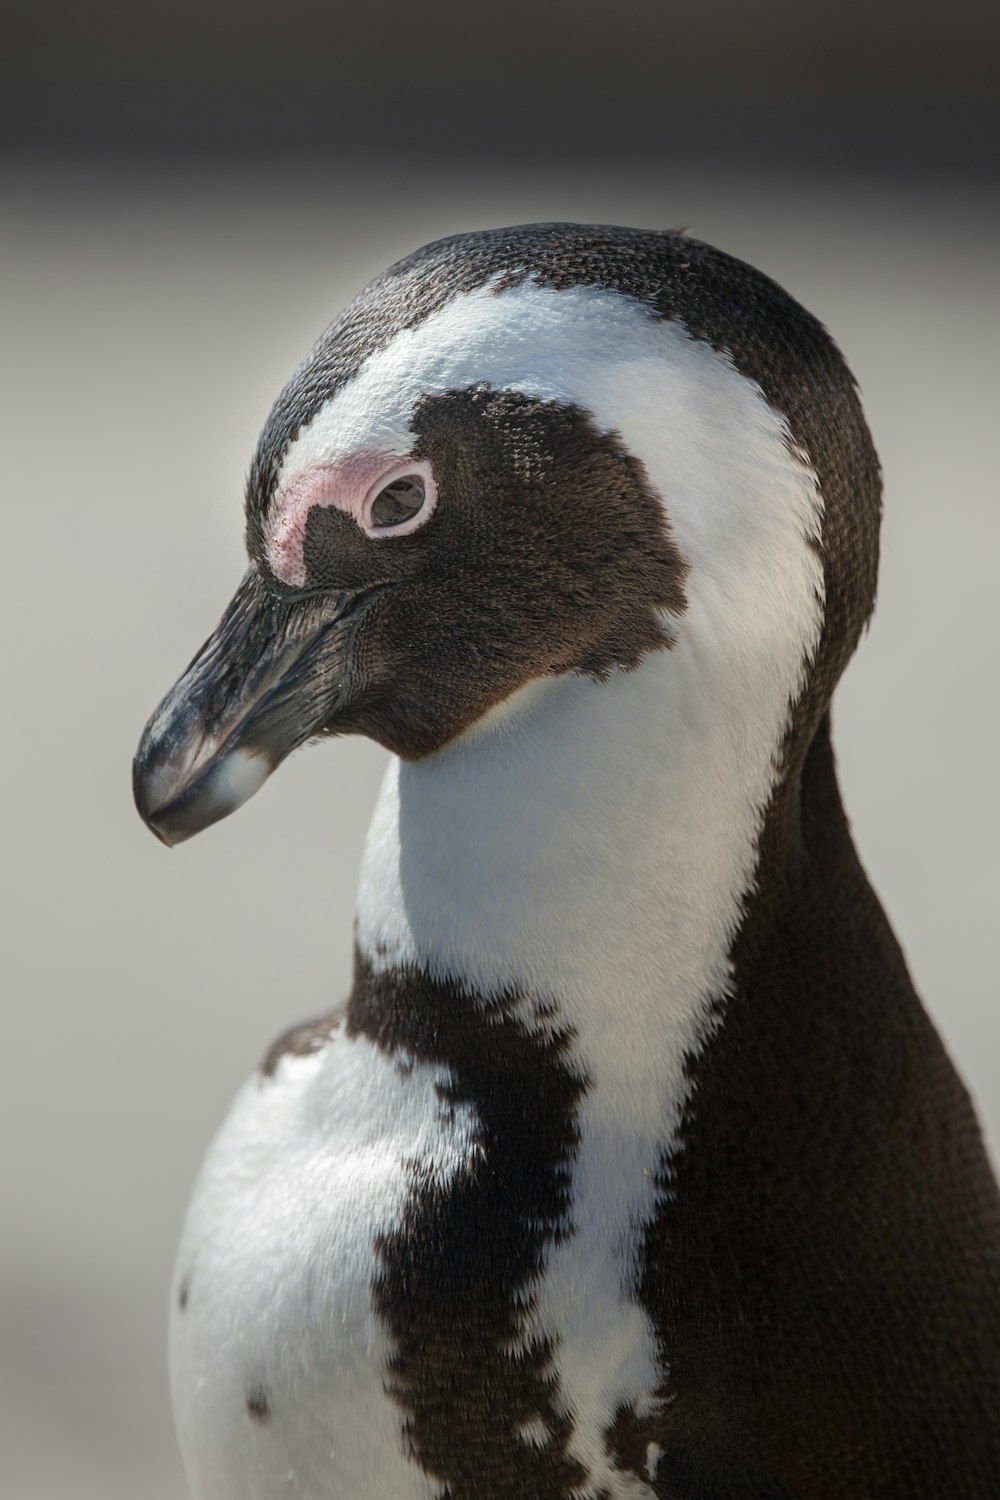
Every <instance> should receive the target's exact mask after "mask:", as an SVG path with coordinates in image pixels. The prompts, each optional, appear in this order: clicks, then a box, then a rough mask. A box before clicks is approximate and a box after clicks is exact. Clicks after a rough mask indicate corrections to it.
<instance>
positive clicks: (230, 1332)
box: [170, 1029, 473, 1500]
mask: <svg viewBox="0 0 1000 1500" xmlns="http://www.w3.org/2000/svg"><path fill="white" fill-rule="evenodd" d="M440 1082H441V1080H440V1079H439V1077H438V1071H437V1070H435V1069H433V1068H430V1067H423V1068H421V1067H410V1066H400V1065H398V1064H397V1063H394V1062H393V1061H391V1060H390V1059H389V1058H387V1057H386V1055H385V1054H384V1053H383V1052H380V1051H379V1050H378V1049H377V1048H375V1047H374V1046H373V1045H372V1044H371V1043H370V1042H368V1041H366V1040H365V1039H364V1038H352V1037H349V1036H348V1035H347V1034H346V1033H345V1031H344V1030H343V1029H340V1030H335V1031H333V1032H332V1034H331V1036H330V1039H329V1041H328V1042H326V1043H325V1045H323V1046H322V1047H321V1048H320V1050H318V1051H315V1052H313V1053H311V1054H308V1055H302V1056H296V1055H293V1054H285V1055H284V1056H282V1057H281V1058H280V1059H279V1061H278V1063H277V1065H276V1067H275V1070H274V1073H273V1075H272V1076H258V1077H256V1078H254V1079H252V1080H250V1082H248V1083H247V1084H246V1085H245V1086H244V1088H243V1090H242V1091H241V1093H240V1094H239V1096H238V1097H237V1099H236V1102H235V1104H234V1106H233V1109H232V1111H231V1112H230V1115H229V1117H228V1119H227V1120H226V1122H225V1124H224V1125H223V1127H222V1129H221V1131H220V1133H219V1135H218V1137H217V1138H216V1140H215V1142H214V1143H213V1146H212V1148H211V1150H210V1152H209V1155H208V1158H207V1160H206V1162H205V1165H204V1167H203V1169H202V1173H201V1176H200V1179H199V1181H198V1184H197V1187H196V1190H195V1194H194V1198H193V1201H192V1204H191V1207H190V1210H189V1213H188V1218H187V1222H186V1225H185V1229H184V1234H183V1239H182V1243H181V1248H180V1252H179V1256H178V1261H177V1271H176V1279H175V1285H174V1290H173V1296H172V1313H171V1331H170V1362H171V1384H172V1392H173V1402H174V1411H175V1418H176V1422H177V1428H178V1435H179V1439H180V1444H181V1449H182V1453H183V1456H184V1462H185V1467H186V1469H187V1474H188V1481H189V1484H190V1488H191V1493H192V1496H193V1497H194V1500H265V1497H267V1500H270V1497H272V1496H275V1497H276V1496H281V1497H287V1496H290V1495H295V1496H301V1497H309V1500H332V1497H335V1496H346V1495H350V1496H352V1497H356V1500H363V1497H372V1500H375V1497H384V1496H389V1495H391V1496H393V1497H394V1500H410V1497H413V1500H417V1497H425V1496H431V1495H433V1494H434V1492H435V1486H434V1485H433V1483H432V1481H431V1480H430V1479H429V1478H428V1476H427V1475H426V1473H425V1471H424V1470H423V1469H422V1468H421V1467H420V1466H419V1465H418V1464H416V1463H415V1462H413V1461H412V1459H411V1458H410V1457H408V1456H407V1453H406V1451H405V1449H404V1439H403V1432H402V1428H403V1422H402V1413H401V1411H400V1408H399V1406H398V1404H396V1402H395V1401H394V1400H393V1399H392V1398H391V1397H390V1395H389V1394H388V1393H387V1387H388V1385H389V1380H390V1376H389V1370H388V1365H389V1361H390V1359H391V1355H392V1350H391V1346H390V1343H389V1340H388V1337H387V1335H386V1332H385V1330H384V1328H383V1326H382V1323H381V1321H380V1320H379V1318H378V1317H377V1315H376V1312H375V1310H374V1307H373V1286H374V1282H375V1280H376V1277H377V1275H378V1265H377V1246H378V1244H379V1243H380V1242H381V1241H383V1240H384V1239H385V1237H387V1236H392V1235H393V1234H394V1233H398V1232H399V1230H400V1227H401V1225H402V1222H403V1220H404V1217H405V1212H406V1205H407V1199H408V1196H409V1194H410V1192H411V1190H412V1183H413V1180H414V1173H417V1174H419V1176H420V1177H421V1178H422V1179H423V1180H424V1181H438V1182H440V1184H441V1186H442V1188H444V1189H446V1187H447V1183H448V1182H449V1181H450V1180H451V1178H452V1177H453V1176H454V1175H455V1174H456V1173H457V1172H460V1171H461V1169H462V1165H463V1163H464V1162H466V1161H467V1159H468V1157H469V1154H470V1151H471V1150H472V1144H471V1142H472V1134H473V1130H472V1121H471V1120H470V1119H469V1118H468V1117H467V1116H466V1115H464V1114H463V1112H462V1111H461V1109H458V1110H456V1109H455V1108H454V1107H450V1108H448V1109H445V1107H444V1106H443V1104H442V1101H441V1095H440Z"/></svg>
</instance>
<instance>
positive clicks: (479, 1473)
mask: <svg viewBox="0 0 1000 1500" xmlns="http://www.w3.org/2000/svg"><path fill="white" fill-rule="evenodd" d="M519 1012H521V1013H522V1014H523V1009H522V1006H521V1001H520V997H518V996H516V995H513V994H509V995H504V996H501V997H496V998H494V999H492V1000H491V1001H490V1004H489V1007H488V1008H486V1007H485V1006H484V1005H483V1003H482V1002H481V1001H480V1000H478V999H477V998H476V997H474V996H472V995H470V994H468V993H466V992H465V991H463V990H462V989H461V987H460V986H458V985H456V984H454V983H450V982H442V981H435V980H432V979H429V978H428V977H427V976H426V975H424V974H421V973H419V972H417V971H410V972H406V973H401V972H399V971H397V970H390V971H388V972H384V973H376V972H374V971H373V970H372V968H371V967H370V966H369V965H368V964H367V963H366V962H365V960H364V959H363V958H361V957H360V956H359V957H358V959H357V961H356V977H355V985H354V990H353V993H352V996H351V999H350V1002H349V1006H348V1019H347V1027H348V1033H349V1034H352V1035H363V1036H365V1037H367V1038H368V1039H369V1040H370V1041H372V1042H374V1043H375V1044H376V1045H377V1046H379V1047H380V1048H382V1049H383V1050H384V1051H385V1052H386V1053H387V1054H388V1055H389V1056H391V1057H392V1058H394V1059H396V1060H397V1062H398V1064H399V1065H401V1066H406V1064H407V1062H410V1063H411V1064H412V1062H414V1061H417V1062H420V1063H423V1064H430V1065H441V1066H444V1067H447V1069H448V1070H449V1082H448V1083H447V1085H445V1086H443V1087H442V1088H441V1090H440V1093H441V1104H442V1109H444V1110H458V1109H463V1110H464V1109H468V1110H471V1112H472V1113H473V1116H474V1118H475V1121H476V1142H475V1151H474V1153H473V1154H472V1155H471V1157H470V1159H469V1161H468V1162H467V1163H466V1164H465V1165H464V1167H463V1168H462V1169H461V1170H460V1171H459V1173H458V1174H457V1176H456V1177H454V1178H453V1179H450V1180H449V1181H448V1182H447V1184H445V1185H442V1184H440V1183H437V1182H434V1181H432V1180H429V1179H427V1178H426V1177H425V1176H424V1175H422V1172H421V1167H420V1163H419V1162H414V1163H413V1164H412V1168H411V1171H412V1191H411V1196H410V1200H409V1204H408V1206H407V1209H406V1212H405V1218H404V1222H403V1224H402V1227H401V1228H400V1229H398V1230H396V1231H394V1232H392V1233H389V1234H386V1235H383V1236H382V1237H381V1238H380V1239H379V1241H378V1244H377V1246H376V1254H377V1261H378V1270H377V1272H376V1276H375V1281H374V1286H373V1295H374V1302H375V1307H376V1310H377V1312H378V1314H379V1316H380V1317H381V1319H382V1320H383V1322H384V1324H385V1326H386V1328H387V1329H388V1332H389V1334H390V1336H391V1339H392V1342H393V1346H394V1353H393V1356H392V1358H391V1361H390V1365H389V1372H388V1379H389V1390H390V1393H391V1395H392V1397H393V1398H394V1399H395V1401H397V1402H398V1404H399V1406H400V1408H401V1411H402V1413H403V1421H404V1432H405V1438H406V1441H407V1443H408V1444H409V1446H410V1447H411V1449H412V1452H413V1454H414V1457H415V1458H416V1459H417V1460H418V1461H419V1463H420V1464H421V1465H422V1467H423V1468H424V1469H425V1470H426V1471H427V1473H428V1474H431V1475H433V1476H434V1478H435V1479H437V1480H439V1481H440V1482H441V1483H442V1485H443V1489H442V1492H441V1494H442V1500H483V1497H485V1496H489V1497H490V1500H507V1497H510V1500H515V1497H522V1496H526V1495H530V1496H532V1497H533V1500H569V1497H570V1496H573V1497H574V1500H584V1497H585V1496H588V1495H589V1496H591V1497H592V1500H600V1497H599V1496H597V1495H594V1494H593V1492H591V1491H588V1490H587V1489H586V1483H587V1474H586V1471H585V1470H584V1469H583V1468H582V1466H581V1465H580V1464H579V1463H578V1462H577V1461H576V1460H575V1459H574V1458H573V1457H572V1456H571V1455H570V1454H569V1452H568V1444H569V1442H570V1439H571V1437H572V1419H571V1418H570V1417H567V1416H566V1415H565V1414H564V1413H563V1412H562V1411H561V1410H560V1409H559V1407H558V1404H557V1397H558V1383H557V1378H556V1375H555V1371H554V1365H553V1354H554V1350H553V1348H552V1346H551V1344H550V1343H549V1341H548V1340H546V1339H545V1338H541V1337H535V1336H532V1335H531V1334H530V1333H528V1331H527V1313H528V1310H529V1309H530V1306H531V1297H532V1283H533V1281H535V1279H536V1278H537V1277H538V1276H539V1274H540V1273H541V1271H542V1269H543V1265H544V1259H545V1255H546V1252H547V1251H548V1249H549V1248H550V1247H551V1246H553V1245H555V1244H557V1243H558V1242H559V1240H560V1238H561V1237H562V1236H563V1235H565V1234H567V1233H572V1226H571V1217H572V1187H571V1179H572V1169H573V1159H574V1156H575V1154H576V1150H577V1147H578V1143H579V1129H578V1125H577V1118H576V1117H577V1109H578V1106H579V1103H580V1101H581V1099H582V1097H583V1095H584V1093H585V1092H586V1088H587V1084H586V1081H585V1079H583V1078H582V1077H581V1076H580V1075H579V1073H578V1072H577V1071H576V1070H575V1069H574V1067H573V1065H572V1060H571V1056H570V1044H571V1034H570V1033H569V1032H568V1031H565V1030H560V1029H559V1028H558V1026H554V1027H553V1029H551V1030H546V1031H545V1033H544V1034H538V1033H535V1032H533V1031H529V1030H528V1029H527V1028H526V1027H525V1025H524V1024H523V1022H522V1021H521V1020H520V1019H518V1014H519ZM526 1428H527V1429H529V1432H530V1433H533V1434H534V1436H531V1435H528V1434H526V1433H525V1431H524V1429H526Z"/></svg>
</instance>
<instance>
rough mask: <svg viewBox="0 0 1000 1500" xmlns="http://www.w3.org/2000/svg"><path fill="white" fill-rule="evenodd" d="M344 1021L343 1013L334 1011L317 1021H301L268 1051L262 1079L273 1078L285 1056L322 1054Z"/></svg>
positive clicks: (284, 1033)
mask: <svg viewBox="0 0 1000 1500" xmlns="http://www.w3.org/2000/svg"><path fill="white" fill-rule="evenodd" d="M343 1019H344V1016H343V1011H340V1010H333V1011H330V1013H329V1014H328V1015H325V1016H318V1017H317V1019H316V1020H315V1021H301V1022H300V1023H299V1024H298V1026H293V1027H291V1029H290V1030H288V1031H285V1032H283V1033H282V1034H281V1036H279V1037H278V1040H277V1041H276V1042H273V1043H272V1044H271V1046H270V1047H269V1049H268V1052H267V1055H266V1057H265V1058H264V1061H263V1062H262V1063H261V1065H260V1076H261V1078H262V1079H263V1078H273V1077H274V1075H275V1072H276V1071H277V1068H278V1064H279V1063H280V1061H281V1059H282V1058H283V1057H285V1056H291V1057H309V1056H310V1055H311V1054H312V1053H313V1052H320V1051H322V1049H323V1048H324V1047H325V1046H326V1044H327V1042H328V1041H329V1040H330V1038H331V1037H332V1036H333V1033H334V1032H335V1031H336V1030H337V1027H338V1026H339V1025H340V1023H341V1021H342V1020H343Z"/></svg>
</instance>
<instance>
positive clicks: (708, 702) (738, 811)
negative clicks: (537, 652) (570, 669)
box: [358, 639, 788, 1071]
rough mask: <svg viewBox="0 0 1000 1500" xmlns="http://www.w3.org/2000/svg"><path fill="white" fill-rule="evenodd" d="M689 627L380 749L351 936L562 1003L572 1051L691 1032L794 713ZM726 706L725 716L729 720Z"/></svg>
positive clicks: (596, 1062)
mask: <svg viewBox="0 0 1000 1500" xmlns="http://www.w3.org/2000/svg"><path fill="white" fill-rule="evenodd" d="M731 688H732V684H731V683H730V682H729V681H728V679H727V674H725V673H722V672H716V673H715V674H714V676H713V674H712V673H711V672H709V673H708V676H707V680H706V671H705V662H704V659H701V660H698V659H697V653H696V652H695V650H694V649H693V647H692V646H691V645H690V643H686V642H685V641H684V640H683V639H682V640H680V641H678V643H677V644H676V645H675V647H674V649H672V650H671V651H670V652H658V653H654V654H653V655H652V656H650V657H649V658H647V659H646V661H645V662H644V663H643V664H642V666H641V667H640V668H638V669H637V670H636V671H634V672H630V673H624V672H617V673H615V674H613V675H612V677H611V678H610V679H609V680H608V681H607V682H604V683H595V682H593V681H590V680H589V679H583V678H576V677H562V678H556V679H548V680H546V681H543V682H538V683H535V684H532V685H531V686H530V687H529V688H528V689H525V690H524V691H523V692H522V693H521V694H518V695H517V696H516V697H515V698H514V699H512V700H510V702H509V703H508V704H506V705H504V706H503V707H502V709H501V710H499V711H498V712H497V713H495V714H494V715H491V716H490V718H489V719H488V720H487V721H485V722H483V723H482V724H480V725H479V726H477V727H476V728H475V729H474V730H473V731H472V732H470V733H469V734H468V735H466V736H464V737H463V738H462V739H461V740H460V741H458V742H456V743H454V744H453V745H451V746H449V747H446V749H444V750H443V751H441V752H439V753H438V754H436V755H434V756H431V757H428V758H427V759H426V760H424V761H420V762H415V763H401V762H398V761H394V762H392V763H391V764H390V767H389V770H388V772H387V775H386V779H385V783H384V785H383V788H382V792H381V795H380V797H379V801H378V804H377V807H376V811H375V815H374V818H373V821H372V825H371V828H370V830H369V835H368V842H367V846H366V851H365V858H364V862H363V867H362V876H361V884H360V890H359V903H358V943H359V948H360V951H361V954H362V956H363V957H364V958H365V959H366V960H367V961H368V962H369V963H371V964H372V965H374V966H375V967H376V968H389V967H392V968H407V967H411V966H412V967H415V968H417V969H419V970H421V971H423V972H426V973H428V974H430V975H431V976H432V977H434V978H438V979H449V980H454V981H457V982H458V983H460V984H461V985H462V987H463V989H464V990H465V991H466V992H471V993H473V994H475V995H477V996H479V997H481V999H482V1001H483V1003H485V1004H489V1003H490V1000H491V999H492V998H496V997H499V996H501V995H503V994H506V993H509V992H511V991H513V990H516V991H517V992H519V993H520V994H522V995H526V996H532V997H534V998H535V999H536V1000H537V1002H538V1005H539V1011H540V1013H544V1014H547V1015H551V1014H552V1013H553V1011H554V1012H555V1013H557V1014H558V1016H559V1018H560V1021H561V1024H563V1025H568V1026H569V1027H571V1028H572V1030H573V1031H574V1033H575V1035H576V1036H577V1038H578V1045H579V1048H580V1051H581V1054H582V1056H581V1059H580V1060H581V1063H582V1064H583V1066H584V1067H586V1068H588V1069H593V1068H595V1067H596V1068H597V1070H598V1071H600V1065H601V1062H602V1061H603V1062H607V1060H608V1056H609V1050H610V1051H611V1052H616V1051H620V1050H621V1049H622V1048H623V1047H624V1048H625V1050H626V1051H628V1052H629V1053H633V1052H634V1044H635V1042H636V1040H638V1039H641V1044H642V1046H643V1047H646V1048H648V1054H647V1056H648V1059H649V1065H650V1066H651V1067H657V1066H662V1063H663V1060H664V1058H663V1053H664V1050H667V1051H669V1052H671V1053H672V1054H673V1055H674V1058H675V1059H677V1051H678V1049H681V1052H683V1051H684V1050H686V1049H688V1048H690V1047H691V1046H693V1045H696V1044H697V1041H698V1038H699V1036H700V1035H701V1033H702V1032H703V1030H704V1027H705V1025H706V1024H707V1017H708V1016H709V1014H710V1012H711V1009H712V1006H713V1003H714V1002H716V1001H717V1000H718V999H720V998H721V997H723V996H724V994H725V993H726V991H727V988H728V981H729V973H730V962H729V953H730V950H731V947H732V942H733V938H734V936H735V933H736V931H737V928H738V926H739V923H740V919H741V915H742V911H743V904H744V899H745V896H746V893H747V891H748V890H749V888H750V885H751V882H752V879H753V874H754V869H755V865H756V859H757V847H758V841H759V834H760V829H761V825H762V821H763V815H764V812H765V809H766V807H767V804H768V802H769V801H770V798H771V796H772V793H773V790H774V785H775V780H776V772H775V765H776V764H777V759H778V752H779V750H780V745H781V740H782V735H783V733H784V729H785V724H786V721H787V717H788V697H787V692H786V693H784V694H780V693H779V694H778V695H777V697H776V698H773V699H772V701H770V702H768V701H767V700H768V694H767V693H766V692H761V693H758V694H747V693H746V692H744V694H743V696H742V699H741V698H740V696H739V694H734V693H733V692H732V691H731ZM734 719H735V721H734Z"/></svg>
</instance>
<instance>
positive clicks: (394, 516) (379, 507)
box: [372, 475, 424, 526]
mask: <svg viewBox="0 0 1000 1500" xmlns="http://www.w3.org/2000/svg"><path fill="white" fill-rule="evenodd" d="M423 503H424V482H423V480H422V479H420V478H419V477H418V476H416V475H413V476H410V475H407V477H406V478H404V479H394V480H393V481H392V483H391V484H387V485H386V487H385V489H384V490H379V492H378V494H377V495H376V496H375V501H374V503H373V505H372V520H373V522H374V523H375V525H376V526H400V525H402V523H403V522H404V521H408V520H409V519H410V517H411V516H415V515H416V513H417V511H418V510H419V509H420V507H421V506H422V505H423Z"/></svg>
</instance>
